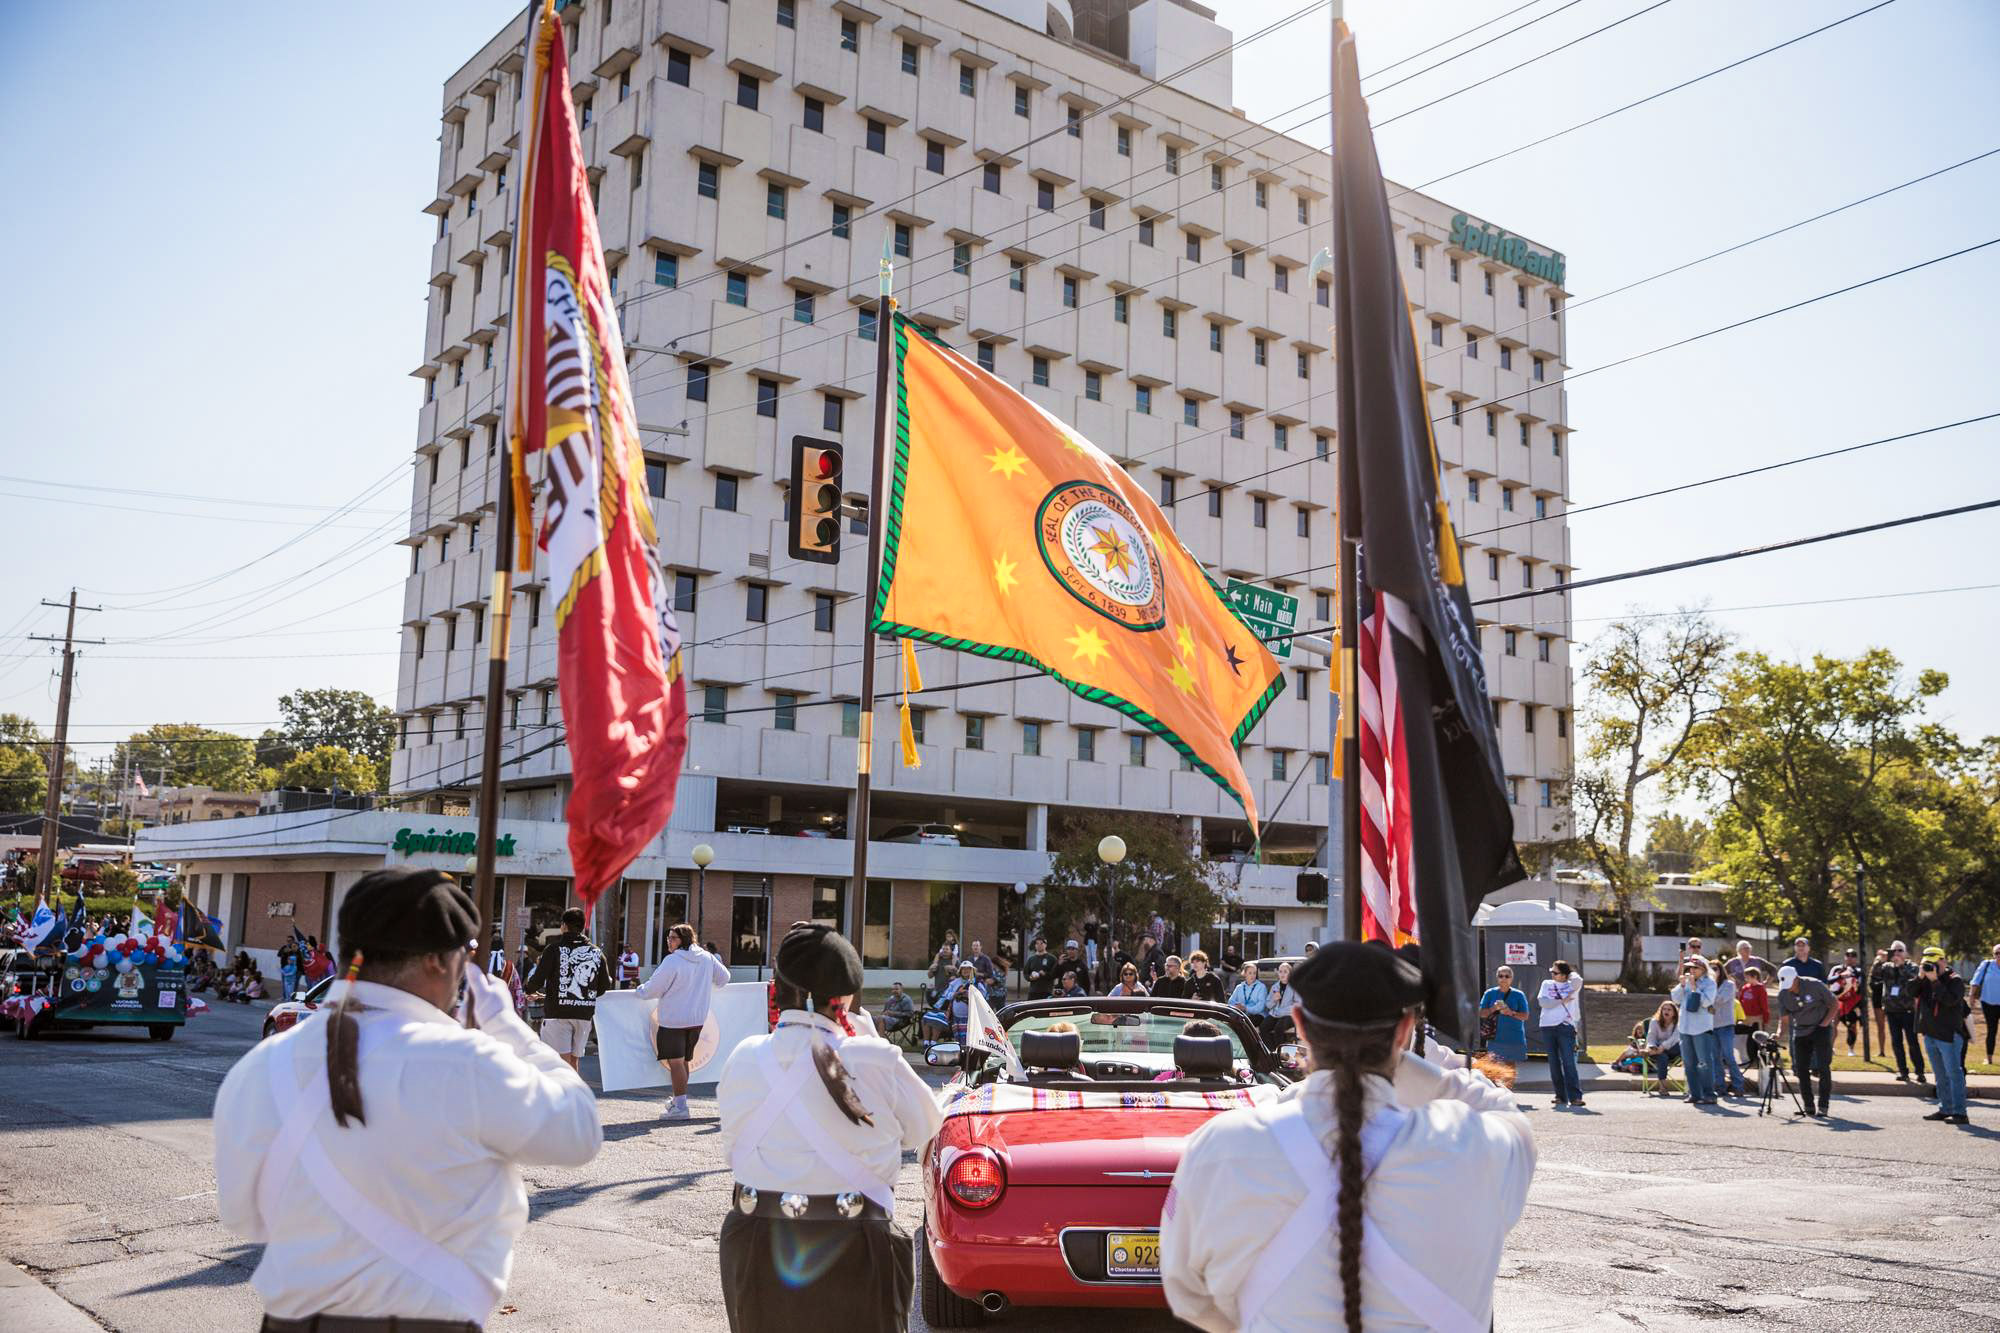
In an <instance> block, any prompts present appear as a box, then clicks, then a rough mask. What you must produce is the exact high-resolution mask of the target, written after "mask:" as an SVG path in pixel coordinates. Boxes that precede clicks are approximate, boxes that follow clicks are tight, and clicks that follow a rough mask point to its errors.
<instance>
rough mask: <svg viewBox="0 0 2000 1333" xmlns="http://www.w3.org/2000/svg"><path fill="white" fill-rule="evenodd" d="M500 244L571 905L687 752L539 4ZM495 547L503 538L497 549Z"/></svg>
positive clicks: (614, 322)
mask: <svg viewBox="0 0 2000 1333" xmlns="http://www.w3.org/2000/svg"><path fill="white" fill-rule="evenodd" d="M532 46H533V55H534V63H533V68H532V69H531V70H530V71H529V75H528V85H527V93H526V97H527V106H526V112H527V114H526V116H525V118H524V119H523V122H522V125H523V129H522V133H521V144H522V164H521V167H522V169H521V172H520V175H519V183H518V186H517V188H518V189H519V190H520V191H521V213H520V220H519V223H518V224H517V226H516V228H515V238H514V243H515V251H514V254H515V265H514V273H515V279H514V283H515V285H514V319H513V327H512V330H511V334H510V336H511V337H512V338H513V340H514V355H513V358H512V362H511V372H512V381H511V383H510V385H509V402H510V405H509V416H508V421H509V435H510V439H509V457H510V459H511V460H512V474H513V475H512V484H513V486H514V494H515V513H516V515H517V516H518V521H519V524H520V532H519V539H520V546H521V550H520V559H521V568H523V569H527V568H529V560H530V557H531V555H532V552H531V551H530V550H529V548H528V544H527V543H528V532H529V522H530V517H529V516H530V515H531V514H532V512H533V511H532V509H531V508H530V507H529V497H528V466H529V460H530V459H531V458H532V457H535V456H539V458H540V460H541V478H542V482H543V491H544V495H545V499H546V502H547V503H546V508H545V511H544V513H543V516H542V522H541V528H540V532H539V533H538V534H537V537H536V540H537V541H538V543H539V544H540V546H541V548H542V550H543V551H544V552H546V554H547V565H548V579H549V587H550V589H551V591H552V592H553V594H554V597H555V612H556V674H557V681H558V684H559V685H560V687H561V692H562V708H563V724H564V726H565V727H566V728H567V730H568V733H569V753H570V770H571V781H572V784H573V785H572V789H571V792H570V798H569V809H568V820H569V852H570V861H571V863H572V865H573V867H574V871H575V875H576V890H577V896H578V897H579V898H581V899H583V901H584V903H585V904H590V903H593V902H595V901H596V899H597V896H598V895H599V894H601V893H602V892H604V890H605V889H606V888H608V887H609V886H610V885H612V884H613V883H615V882H616V881H617V879H618V877H619V875H620V874H622V873H623V872H624V870H625V867H627V866H628V865H630V864H631V863H632V859H633V858H634V857H635V856H637V855H638V854H639V853H640V851H642V850H643V849H644V848H645V846H646V844H647V843H649V842H651V841H652V839H653V838H654V836H655V835H657V834H658V833H659V831H660V830H661V829H662V828H663V827H665V825H666V822H667V816H668V814H669V813H671V811H672V810H673V805H674V788H675V785H676V784H677V783H678V781H679V779H680V769H681V756H682V755H683V754H684V753H685V752H686V750H687V694H686V686H685V682H683V680H682V679H681V655H680V652H681V635H680V627H679V625H677V624H676V623H675V621H674V613H673V607H672V606H671V604H670V603H669V602H668V600H667V597H666V595H665V591H664V588H665V582H664V579H663V578H662V575H661V571H660V565H659V556H658V551H659V538H658V536H657V534H656V533H655V532H654V530H653V514H652V504H651V501H650V499H649V498H648V495H647V492H646V484H645V483H646V468H645V458H644V455H643V454H641V453H640V450H639V429H638V417H637V416H636V414H635V409H634V406H633V401H632V386H631V383H630V381H629V380H628V379H627V377H626V374H625V347H624V342H623V340H622V339H621V338H620V337H619V333H618V318H617V311H616V309H615V307H614V306H613V305H612V300H611V282H610V278H609V276H608V274H607V272H606V270H605V266H604V246H603V244H602V242H601V241H600V240H599V239H598V234H597V215H596V212H595V211H594V210H593V208H592V207H591V202H590V179H589V177H588V176H587V175H585V173H584V163H583V152H582V148H581V146H580V145H579V144H578V142H577V131H576V108H575V106H574V105H573V104H572V103H571V101H570V95H569V61H568V58H567V56H566V54H565V51H564V44H563V38H562V26H561V24H560V23H559V22H557V20H556V17H555V9H554V6H553V5H552V4H548V5H545V6H544V7H543V11H542V14H541V16H540V21H539V23H538V24H537V27H536V36H535V39H534V42H533V43H532ZM501 540H502V541H505V540H507V537H506V534H502V535H501Z"/></svg>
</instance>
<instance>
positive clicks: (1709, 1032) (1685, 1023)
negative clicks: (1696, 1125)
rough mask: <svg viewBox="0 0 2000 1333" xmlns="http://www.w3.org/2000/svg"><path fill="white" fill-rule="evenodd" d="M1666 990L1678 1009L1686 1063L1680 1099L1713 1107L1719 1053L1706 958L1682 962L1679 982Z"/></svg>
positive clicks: (1682, 1055)
mask: <svg viewBox="0 0 2000 1333" xmlns="http://www.w3.org/2000/svg"><path fill="white" fill-rule="evenodd" d="M1669 993H1670V994H1671V995H1672V996H1673V1001H1674V1003H1675V1004H1677V1005H1679V1006H1680V1009H1681V1062H1682V1063H1683V1064H1685V1065H1686V1066H1687V1096H1686V1097H1685V1098H1684V1099H1683V1100H1685V1101H1687V1102H1690V1103H1692V1104H1694V1105H1696V1106H1713V1105H1715V1093H1716V1075H1717V1074H1718V1073H1719V1072H1720V1065H1721V1055H1720V1053H1719V1052H1718V1051H1717V1050H1716V1049H1715V981H1714V979H1713V978H1711V977H1710V976H1709V972H1708V962H1707V960H1706V959H1703V958H1698V957H1697V958H1689V959H1687V960H1686V961H1684V962H1683V963H1682V964H1681V979H1680V984H1679V985H1677V986H1675V987H1674V988H1673V990H1672V991H1671V992H1669Z"/></svg>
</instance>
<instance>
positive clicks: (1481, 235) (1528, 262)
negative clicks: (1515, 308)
mask: <svg viewBox="0 0 2000 1333" xmlns="http://www.w3.org/2000/svg"><path fill="white" fill-rule="evenodd" d="M1451 243H1452V244H1453V245H1455V246H1457V247H1458V248H1459V249H1461V250H1470V251H1472V253H1474V254H1476V255H1485V256H1486V257H1487V258H1488V259H1496V260H1498V261H1499V262H1501V263H1502V264H1505V265H1507V266H1508V267H1509V268H1517V269H1519V270H1521V272H1523V273H1525V274H1527V275H1528V276H1529V277H1531V278H1540V279H1541V280H1542V281H1544V282H1552V283H1554V284H1555V285H1556V286H1558V287H1560V286H1562V285H1563V270H1564V268H1565V267H1566V263H1565V261H1564V259H1563V257H1562V255H1560V254H1558V253H1557V252H1555V251H1553V250H1551V251H1549V252H1547V253H1546V254H1545V253H1543V252H1542V251H1540V250H1537V249H1535V247H1534V246H1532V245H1529V244H1528V243H1527V242H1526V241H1524V240H1522V239H1521V238H1520V237H1518V236H1509V235H1508V234H1507V233H1506V232H1504V231H1501V230H1500V229H1499V228H1498V227H1489V226H1487V225H1486V224H1485V223H1483V222H1474V221H1473V220H1472V219H1471V218H1469V217H1467V216H1466V215H1465V214H1463V213H1460V214H1458V215H1457V216H1456V217H1454V218H1453V219H1452V220H1451Z"/></svg>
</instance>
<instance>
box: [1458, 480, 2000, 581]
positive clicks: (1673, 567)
mask: <svg viewBox="0 0 2000 1333" xmlns="http://www.w3.org/2000/svg"><path fill="white" fill-rule="evenodd" d="M1986 509H2000V500H1981V501H1979V502H1978V503H1977V504H1969V505H1958V506H1955V507H1953V508H1951V509H1934V510H1932V511H1931V512H1930V513H1928V514H1912V515H1910V516H1909V517H1908V518H1892V519H1887V520H1885V521H1883V522H1880V523H1865V524H1863V525H1862V526H1860V527H1858V528H1842V529H1840V530H1839V531H1838V532H1822V533H1820V534H1819V535H1817V536H1814V537H1794V538H1792V539H1791V540H1790V541H1782V542H1770V543H1767V544H1766V545H1763V546H1746V547H1744V548H1743V549H1742V550H1740V551H1727V552H1724V553H1723V554H1721V555H1704V556H1697V557H1695V558H1694V559H1692V560H1675V561H1672V562H1670V563H1668V564H1664V565H1649V566H1647V567H1646V568H1645V569H1633V570H1627V571H1626V572H1625V573H1623V574H1605V575H1601V576H1600V577H1598V578H1594V579H1578V580H1576V581H1574V582H1572V583H1556V584H1551V585H1550V586H1548V587H1546V588H1527V589H1523V590H1522V591H1520V592H1510V593H1502V594H1501V595H1500V596H1498V597H1482V598H1480V599H1479V600H1478V601H1475V602H1474V603H1473V605H1474V606H1493V605H1496V604H1497V603H1500V602H1514V601H1519V600H1520V599H1521V598H1523V597H1548V596H1552V595H1560V594H1562V593H1567V592H1575V591H1577V590H1578V589H1580V588H1595V587H1599V586H1601V585H1603V584H1606V583H1623V582H1624V581H1625V580H1627V579H1643V578H1649V577H1651V576H1652V575H1654V574H1671V573H1674V572H1675V571H1677V570H1682V569H1696V568H1699V567H1700V566H1703V565H1719V564H1723V563H1725V562H1727V561H1731V560H1742V559H1745V558H1746V557H1749V556H1753V555H1770V554H1771V553H1773V552H1775V551H1789V550H1792V549H1793V548H1794V547H1799V546H1815V545H1817V544H1819V543H1820V542H1830V541H1838V540H1840V539H1841V538H1843V537H1858V536H1861V535H1863V534H1864V533H1870V532H1882V531H1885V530H1887V529H1889V528H1902V527H1908V526H1909V525H1911V524H1913V523H1929V522H1931V521H1932V520H1934V519H1940V518H1955V517H1957V516H1958V515H1960V514H1976V513H1979V512H1980V511H1981V510H1986Z"/></svg>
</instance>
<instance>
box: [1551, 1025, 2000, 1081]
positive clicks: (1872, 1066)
mask: <svg viewBox="0 0 2000 1333" xmlns="http://www.w3.org/2000/svg"><path fill="white" fill-rule="evenodd" d="M1985 1049H1986V1046H1985V1038H1984V1035H1983V1034H1982V1035H1981V1038H1980V1041H1979V1044H1978V1045H1977V1046H1976V1047H1975V1048H1974V1049H1973V1053H1972V1058H1971V1059H1970V1060H1968V1061H1967V1062H1966V1065H1965V1072H1966V1073H1968V1074H2000V1064H1987V1063H1985V1062H1983V1061H1982V1060H1980V1059H1979V1055H1980V1052H1982V1051H1984V1050H1985ZM1624 1051H1625V1043H1624V1042H1622V1041H1618V1042H1605V1043H1596V1044H1593V1045H1591V1046H1590V1047H1589V1048H1588V1051H1587V1060H1588V1062H1589V1063H1590V1064H1597V1065H1609V1064H1610V1063H1611V1062H1612V1061H1613V1060H1616V1059H1617V1058H1618V1057H1619V1056H1620V1055H1622V1054H1624ZM1786 1062H1787V1067H1789V1065H1790V1056H1789V1055H1787V1057H1786ZM1833 1072H1834V1073H1836V1074H1866V1073H1876V1074H1893V1073H1895V1072H1896V1058H1895V1056H1893V1055H1891V1056H1889V1057H1888V1059H1887V1062H1886V1063H1885V1062H1884V1060H1883V1058H1882V1057H1881V1056H1880V1055H1879V1054H1878V1055H1877V1057H1876V1058H1875V1059H1873V1060H1863V1059H1862V1058H1861V1057H1860V1056H1859V1055H1849V1054H1848V1053H1847V1050H1846V1047H1845V1045H1842V1046H1840V1047H1837V1048H1836V1049H1835V1050H1834V1053H1833Z"/></svg>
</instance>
